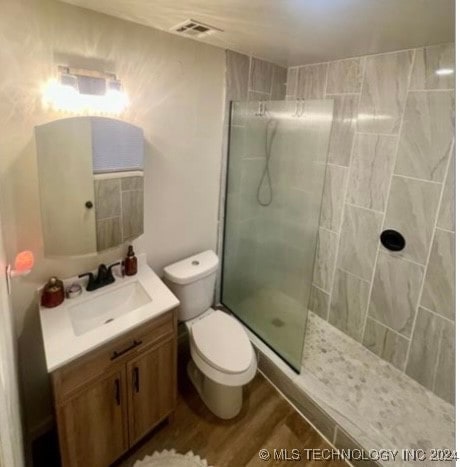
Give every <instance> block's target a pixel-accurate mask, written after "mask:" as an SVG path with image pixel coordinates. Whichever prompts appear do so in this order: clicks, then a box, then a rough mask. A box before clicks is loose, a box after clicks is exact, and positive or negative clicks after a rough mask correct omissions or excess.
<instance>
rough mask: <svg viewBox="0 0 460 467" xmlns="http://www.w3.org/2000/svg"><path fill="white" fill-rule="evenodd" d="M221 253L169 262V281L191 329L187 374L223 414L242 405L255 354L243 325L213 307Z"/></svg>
mask: <svg viewBox="0 0 460 467" xmlns="http://www.w3.org/2000/svg"><path fill="white" fill-rule="evenodd" d="M217 266H218V259H217V256H216V255H215V253H214V252H213V251H210V250H209V251H205V252H203V253H200V254H198V255H195V256H192V257H190V258H186V259H185V260H182V261H179V262H178V263H174V264H172V265H170V266H167V267H166V268H165V269H164V273H165V282H166V283H167V285H168V286H169V287H170V288H171V290H172V291H173V293H174V294H175V295H176V296H177V298H178V299H179V301H180V302H181V303H180V306H179V311H178V317H179V321H185V325H186V328H187V331H188V334H189V342H190V354H191V360H190V361H189V362H188V365H187V374H188V376H189V378H190V380H191V381H192V383H193V385H194V386H195V388H196V390H197V392H198V394H199V395H200V397H201V399H202V400H203V402H204V403H205V404H206V406H207V407H208V408H209V410H211V412H213V413H214V414H215V415H216V416H218V417H219V418H222V419H229V418H233V417H235V416H236V415H238V413H239V412H240V410H241V407H242V403H243V386H244V385H245V384H247V383H249V382H250V381H251V380H252V379H253V378H254V376H255V374H256V371H257V360H256V355H255V352H254V348H253V347H252V345H251V342H250V340H249V337H248V335H247V334H246V331H245V329H244V327H243V326H242V325H241V324H240V323H239V322H238V321H237V320H236V319H235V318H233V317H232V316H230V315H229V314H227V313H224V312H223V311H220V310H214V309H213V308H211V307H210V306H211V303H212V298H213V294H214V285H215V279H216V274H217Z"/></svg>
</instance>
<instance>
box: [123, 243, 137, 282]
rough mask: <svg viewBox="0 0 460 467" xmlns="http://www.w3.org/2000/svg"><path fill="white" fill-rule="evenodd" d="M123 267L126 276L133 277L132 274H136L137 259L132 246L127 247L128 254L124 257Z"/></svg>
mask: <svg viewBox="0 0 460 467" xmlns="http://www.w3.org/2000/svg"><path fill="white" fill-rule="evenodd" d="M124 266H125V274H126V275H127V276H134V274H136V273H137V258H136V255H135V254H134V249H133V246H132V245H129V247H128V254H127V255H126V259H125V263H124Z"/></svg>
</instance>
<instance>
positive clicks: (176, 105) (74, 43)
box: [0, 0, 225, 431]
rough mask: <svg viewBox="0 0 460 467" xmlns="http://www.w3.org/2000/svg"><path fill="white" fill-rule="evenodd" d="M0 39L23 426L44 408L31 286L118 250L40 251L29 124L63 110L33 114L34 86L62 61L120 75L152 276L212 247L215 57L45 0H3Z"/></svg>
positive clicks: (0, 108)
mask: <svg viewBox="0 0 460 467" xmlns="http://www.w3.org/2000/svg"><path fill="white" fill-rule="evenodd" d="M0 43H1V44H2V46H1V47H0V69H1V70H2V72H1V73H0V128H1V131H0V176H1V190H2V193H3V203H2V206H1V207H2V213H3V215H4V216H3V217H4V221H5V222H4V223H5V225H4V231H5V241H6V249H7V254H8V256H9V259H10V260H12V259H13V258H14V254H15V252H16V251H19V250H22V249H26V248H27V249H31V250H32V251H33V252H34V253H35V255H36V261H37V263H36V267H35V268H34V271H33V272H32V274H30V275H29V276H28V277H26V278H20V279H17V280H16V281H15V284H14V293H13V306H14V312H15V314H16V318H17V332H18V338H19V344H20V345H19V347H20V361H21V370H22V379H23V391H24V399H25V409H26V415H27V425H28V429H29V431H30V430H37V429H39V427H40V424H43V423H45V422H46V420H47V419H48V420H49V416H50V413H51V408H50V407H51V406H50V403H49V401H50V400H49V385H48V378H47V375H46V370H45V363H44V355H43V348H42V343H41V333H40V329H39V320H38V313H37V306H36V300H35V298H34V293H35V289H36V288H37V287H38V286H39V285H40V284H42V283H43V282H44V281H45V280H46V279H47V278H48V277H49V276H50V275H51V274H57V275H59V276H69V275H73V274H77V273H80V272H83V271H86V270H88V269H92V268H94V267H96V266H97V264H98V263H99V262H109V261H112V260H114V259H115V258H118V257H119V256H120V255H121V254H122V252H123V249H119V250H116V251H109V252H107V253H105V254H101V255H99V256H98V257H93V258H82V259H45V258H44V257H43V253H42V237H41V227H40V215H39V204H38V186H37V168H36V156H35V147H34V137H33V130H34V126H35V125H39V124H43V123H45V122H48V121H51V120H54V119H58V118H62V117H64V116H65V115H64V114H60V113H53V112H45V111H44V110H43V109H42V106H41V99H40V86H41V85H42V84H43V83H44V82H45V81H46V80H47V79H48V78H49V77H50V76H51V75H52V73H53V72H54V71H55V68H56V65H57V64H61V63H70V64H72V65H77V66H86V67H92V68H94V67H95V68H102V69H103V70H106V71H114V72H116V73H117V74H118V75H119V77H120V78H121V79H122V81H123V83H124V85H125V88H126V91H127V93H128V94H129V97H130V107H129V110H128V111H127V112H126V113H125V114H124V115H122V116H121V117H120V118H121V119H123V120H126V121H128V122H131V123H133V124H135V125H138V126H140V127H142V128H143V129H144V132H145V137H146V141H147V145H146V147H147V150H146V163H145V233H144V235H143V237H141V238H140V239H138V240H137V241H136V242H135V248H136V250H137V251H138V252H140V251H145V252H146V253H147V256H148V261H149V264H150V265H151V266H153V267H154V269H155V270H156V271H158V272H160V271H161V268H162V266H164V265H166V264H167V263H169V262H171V261H175V260H177V259H179V258H181V257H183V256H184V255H188V254H191V253H194V252H197V251H200V250H202V249H206V248H215V246H216V230H217V204H218V190H219V173H220V164H221V157H220V155H221V140H222V125H223V100H224V74H225V53H224V51H223V50H220V49H217V48H214V47H211V46H207V45H203V44H200V43H198V42H195V41H191V40H186V39H182V38H179V37H176V36H173V35H170V34H167V33H164V32H160V31H156V30H153V29H149V28H146V27H142V26H138V25H135V24H134V23H129V22H125V21H121V20H117V19H114V18H111V17H108V16H104V15H101V14H97V13H94V12H90V11H87V10H83V9H79V8H75V7H72V6H69V5H66V4H62V3H59V2H55V1H51V0H6V1H5V2H2V14H1V15H0ZM101 64H102V65H101ZM56 202H59V200H56ZM63 208H65V206H63Z"/></svg>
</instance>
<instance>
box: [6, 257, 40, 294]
mask: <svg viewBox="0 0 460 467" xmlns="http://www.w3.org/2000/svg"><path fill="white" fill-rule="evenodd" d="M34 263H35V259H34V254H33V253H32V252H31V251H29V250H24V251H21V252H20V253H18V254H17V255H16V258H15V260H14V267H12V266H11V264H8V266H7V267H6V284H7V288H8V292H10V291H11V279H12V278H14V277H20V276H26V275H27V274H29V273H30V272H31V271H32V268H33V267H34Z"/></svg>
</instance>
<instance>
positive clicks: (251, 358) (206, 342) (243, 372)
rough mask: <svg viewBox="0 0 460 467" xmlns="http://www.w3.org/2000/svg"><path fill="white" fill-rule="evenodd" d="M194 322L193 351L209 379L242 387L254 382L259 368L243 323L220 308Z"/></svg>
mask: <svg viewBox="0 0 460 467" xmlns="http://www.w3.org/2000/svg"><path fill="white" fill-rule="evenodd" d="M209 311H210V312H208V313H206V314H205V315H204V316H203V317H201V318H199V319H196V320H194V322H193V323H190V326H188V327H189V330H190V352H191V356H192V358H193V361H194V362H195V364H196V365H197V366H198V368H199V369H200V370H201V371H202V372H203V373H204V374H206V376H208V378H210V379H212V380H214V381H216V382H218V383H220V384H224V385H228V386H238V385H243V384H246V383H248V382H249V381H251V379H252V378H253V377H254V375H255V373H256V370H257V361H256V357H255V352H254V349H253V347H252V344H251V342H250V340H249V337H248V335H247V334H246V332H245V330H244V328H243V326H242V325H241V324H240V323H239V322H238V321H237V320H236V319H235V318H232V317H231V316H229V315H227V314H226V313H224V312H222V311H219V310H209Z"/></svg>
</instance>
